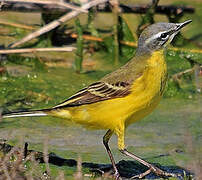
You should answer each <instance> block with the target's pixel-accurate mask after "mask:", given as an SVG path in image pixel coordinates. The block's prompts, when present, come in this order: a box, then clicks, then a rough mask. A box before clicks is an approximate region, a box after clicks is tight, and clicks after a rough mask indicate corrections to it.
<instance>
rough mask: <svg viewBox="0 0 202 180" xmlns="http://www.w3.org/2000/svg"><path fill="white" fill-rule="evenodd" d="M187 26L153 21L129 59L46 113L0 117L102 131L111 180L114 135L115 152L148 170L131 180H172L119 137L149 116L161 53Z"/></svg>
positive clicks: (163, 76)
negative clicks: (150, 177) (54, 120)
mask: <svg viewBox="0 0 202 180" xmlns="http://www.w3.org/2000/svg"><path fill="white" fill-rule="evenodd" d="M190 22H191V20H188V21H185V22H183V23H156V24H153V25H151V26H149V27H147V28H146V29H145V30H144V31H143V32H142V34H141V35H140V37H139V41H138V47H137V50H136V55H135V57H134V58H133V59H132V60H131V61H129V62H128V63H127V64H125V65H124V66H122V67H121V68H119V69H118V70H116V71H115V72H112V73H110V74H108V75H106V76H105V77H104V78H102V79H101V80H100V81H98V82H95V83H93V84H91V85H89V86H88V87H86V88H84V89H82V90H80V91H79V92H77V93H76V94H74V95H73V96H71V97H69V98H68V99H67V100H66V101H64V102H62V103H60V104H59V105H57V106H55V107H52V108H49V109H42V110H35V111H28V112H17V113H9V114H3V115H2V117H3V118H11V117H22V116H46V115H51V116H55V117H60V118H63V119H64V121H67V122H68V121H70V122H73V123H76V124H80V125H83V126H84V127H86V128H90V129H107V130H108V131H107V133H106V134H105V135H104V137H103V143H104V146H105V148H106V151H107V153H108V155H109V158H110V160H111V163H112V166H113V168H114V173H115V179H119V177H120V175H119V172H118V170H117V167H116V164H115V161H114V158H113V156H112V153H111V150H110V148H109V145H108V142H109V139H110V138H111V136H112V134H116V135H117V137H118V148H119V150H120V152H121V153H123V154H125V155H127V156H129V157H131V158H133V159H134V160H136V161H138V162H140V163H142V164H143V165H145V166H147V167H148V170H147V171H146V172H144V173H142V174H140V175H138V176H136V177H138V178H141V177H143V176H145V175H147V174H149V173H150V172H153V173H155V174H157V175H158V176H161V177H167V176H176V175H175V174H172V173H167V172H164V171H162V170H161V169H159V168H157V167H155V166H154V165H152V164H150V163H148V162H146V161H144V160H142V159H140V158H139V157H138V156H136V155H134V154H132V153H130V152H129V151H127V150H126V148H125V144H124V134H125V129H126V127H128V126H129V125H130V124H132V123H134V122H136V121H138V120H140V119H142V118H143V117H145V116H146V115H148V114H149V113H151V112H152V111H153V109H154V108H155V107H156V106H157V105H158V103H159V101H160V99H161V98H162V94H163V92H164V89H165V84H166V80H167V66H166V63H165V59H164V49H165V47H166V45H168V44H169V43H170V42H171V41H172V39H173V38H174V36H175V35H176V34H177V33H178V32H179V31H180V29H181V28H183V27H184V26H185V25H187V24H189V23H190ZM68 124H69V123H68Z"/></svg>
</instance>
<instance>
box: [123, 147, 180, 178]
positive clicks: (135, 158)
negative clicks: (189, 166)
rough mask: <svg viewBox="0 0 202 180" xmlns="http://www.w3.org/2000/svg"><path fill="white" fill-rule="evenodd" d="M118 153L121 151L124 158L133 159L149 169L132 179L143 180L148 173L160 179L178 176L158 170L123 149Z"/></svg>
mask: <svg viewBox="0 0 202 180" xmlns="http://www.w3.org/2000/svg"><path fill="white" fill-rule="evenodd" d="M120 151H121V153H123V154H125V155H126V156H129V157H131V158H133V159H134V160H136V161H138V162H140V163H141V164H143V165H145V166H147V167H148V168H149V170H147V171H146V172H144V173H142V174H139V175H137V176H134V177H133V178H143V177H144V176H146V175H147V174H149V173H150V172H153V173H155V174H156V175H157V176H160V177H177V176H178V175H176V174H173V173H168V172H165V171H162V170H161V169H159V168H157V167H155V166H154V165H152V164H150V163H148V162H146V161H144V160H143V159H141V158H139V157H138V156H136V155H134V154H132V153H130V152H128V151H127V150H126V149H123V150H120Z"/></svg>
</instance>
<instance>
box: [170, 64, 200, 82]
mask: <svg viewBox="0 0 202 180" xmlns="http://www.w3.org/2000/svg"><path fill="white" fill-rule="evenodd" d="M199 68H202V66H199ZM194 71H195V67H193V68H190V69H186V70H184V71H181V72H178V73H176V74H174V75H172V79H173V80H174V81H179V79H180V78H181V77H182V76H183V75H185V74H189V73H193V72H194Z"/></svg>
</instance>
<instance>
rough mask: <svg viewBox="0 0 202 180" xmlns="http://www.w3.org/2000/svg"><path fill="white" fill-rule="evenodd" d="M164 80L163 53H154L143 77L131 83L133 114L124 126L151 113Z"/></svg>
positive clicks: (160, 92)
mask: <svg viewBox="0 0 202 180" xmlns="http://www.w3.org/2000/svg"><path fill="white" fill-rule="evenodd" d="M166 80H167V66H166V62H165V60H164V54H163V51H162V50H161V51H157V52H154V53H153V55H152V56H151V57H150V58H149V59H148V64H147V67H146V69H145V71H144V73H143V75H142V76H141V77H140V78H139V79H137V80H136V81H135V82H134V83H133V86H132V94H131V98H133V99H134V101H135V103H134V104H135V105H134V110H133V113H131V115H130V116H129V117H128V118H127V120H126V126H127V125H129V124H131V123H133V122H134V121H137V120H139V119H142V118H143V117H145V116H146V115H148V114H149V113H151V112H152V111H153V109H154V108H155V107H156V106H157V105H158V103H159V101H160V99H161V97H162V94H163V92H164V89H165V85H166Z"/></svg>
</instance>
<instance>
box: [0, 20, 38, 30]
mask: <svg viewBox="0 0 202 180" xmlns="http://www.w3.org/2000/svg"><path fill="white" fill-rule="evenodd" d="M0 24H3V25H6V26H13V27H17V28H22V29H27V30H36V28H35V27H32V26H28V25H24V24H17V23H13V22H7V21H3V20H0Z"/></svg>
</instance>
